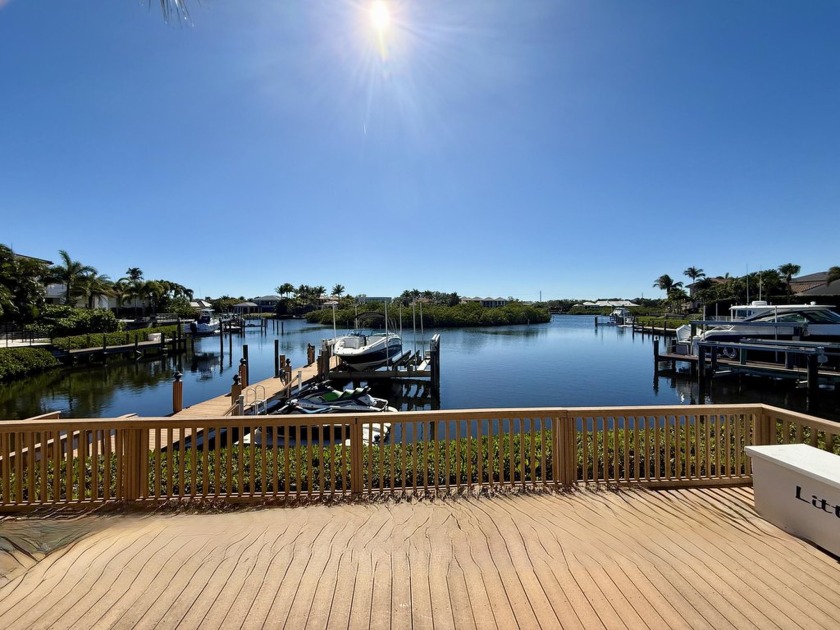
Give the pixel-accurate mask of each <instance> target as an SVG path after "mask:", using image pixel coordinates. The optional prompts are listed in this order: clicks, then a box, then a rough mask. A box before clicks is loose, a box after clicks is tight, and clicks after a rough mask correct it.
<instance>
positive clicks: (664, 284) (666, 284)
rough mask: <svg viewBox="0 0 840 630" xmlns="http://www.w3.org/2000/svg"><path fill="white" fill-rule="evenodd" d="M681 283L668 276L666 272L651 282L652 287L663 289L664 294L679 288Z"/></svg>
mask: <svg viewBox="0 0 840 630" xmlns="http://www.w3.org/2000/svg"><path fill="white" fill-rule="evenodd" d="M682 285H683V283H682V282H674V280H673V278H671V276H669V275H668V274H667V273H664V274H662V275H661V276H659V277H658V278H657V279H656V282H654V283H653V286H654V287H656V288H657V289H662V290H663V291H665V295H668V294H669V293H670V292H671V290H672V289H681V288H682Z"/></svg>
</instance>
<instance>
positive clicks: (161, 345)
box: [54, 336, 187, 363]
mask: <svg viewBox="0 0 840 630" xmlns="http://www.w3.org/2000/svg"><path fill="white" fill-rule="evenodd" d="M186 349H187V340H186V337H182V336H176V337H174V338H172V339H164V338H161V340H159V341H158V340H155V341H135V342H134V343H125V344H118V345H113V346H109V345H105V344H103V345H101V346H97V347H91V348H78V349H73V350H63V351H61V350H57V351H54V355H55V357H56V358H57V359H58V360H59V361H63V362H69V363H76V362H78V361H79V360H81V359H84V360H87V361H93V360H102V361H105V360H107V359H108V357H112V356H123V357H125V356H129V357H132V358H141V357H145V356H148V355H149V354H166V353H180V352H185V351H186Z"/></svg>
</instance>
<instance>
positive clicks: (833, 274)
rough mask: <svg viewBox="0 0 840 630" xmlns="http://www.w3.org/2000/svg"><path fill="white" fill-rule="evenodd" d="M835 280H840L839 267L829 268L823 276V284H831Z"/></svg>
mask: <svg viewBox="0 0 840 630" xmlns="http://www.w3.org/2000/svg"><path fill="white" fill-rule="evenodd" d="M835 280H840V267H829V268H828V273H827V274H826V276H825V283H826V284H831V283H832V282H834V281H835Z"/></svg>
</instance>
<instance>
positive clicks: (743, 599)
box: [0, 488, 840, 629]
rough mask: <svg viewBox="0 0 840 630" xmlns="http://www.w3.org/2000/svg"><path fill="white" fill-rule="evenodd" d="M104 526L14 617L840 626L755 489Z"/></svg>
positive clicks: (831, 575)
mask: <svg viewBox="0 0 840 630" xmlns="http://www.w3.org/2000/svg"><path fill="white" fill-rule="evenodd" d="M90 518H95V522H94V523H92V525H93V526H91V527H90V528H88V529H85V528H84V527H83V526H82V525H81V524H78V523H77V524H76V525H74V526H73V529H72V532H71V533H72V534H73V535H72V536H71V535H70V534H69V533H68V531H69V530H68V531H63V530H62V531H61V532H58V534H57V535H59V536H61V537H63V538H61V539H62V540H66V544H64V546H60V547H59V548H54V549H50V550H49V551H48V552H46V551H45V552H44V553H41V554H30V555H29V556H27V558H26V561H25V562H20V563H18V564H17V565H16V566H15V568H14V570H13V571H9V572H7V573H6V575H5V579H4V580H0V620H2V625H3V627H9V628H52V627H54V628H175V627H179V628H262V627H290V628H292V627H293V628H348V627H349V628H368V627H372V628H385V627H390V628H409V627H411V628H459V629H460V628H514V627H522V628H534V627H544V628H587V629H588V628H750V627H754V628H836V627H840V609H838V607H837V605H836V602H837V601H838V596H840V564H838V562H837V560H836V559H834V558H832V557H831V556H829V555H827V554H825V553H824V552H822V551H820V550H819V549H816V548H815V547H813V546H811V545H809V544H807V543H805V542H803V541H801V540H798V539H796V538H794V537H792V536H789V535H788V534H786V533H785V532H783V531H781V530H779V529H777V528H776V527H774V526H772V525H770V524H769V523H767V522H765V521H764V520H762V519H761V518H760V517H759V516H758V515H757V514H756V512H755V510H754V509H753V494H752V490H751V489H750V488H716V489H681V490H659V491H652V490H642V489H638V490H622V491H619V492H612V491H593V490H588V491H586V490H584V491H577V492H574V493H569V494H556V495H553V494H531V495H516V494H510V495H499V496H495V497H492V498H486V497H484V498H481V499H447V500H443V501H440V500H437V501H431V500H430V501H419V502H408V501H406V502H400V503H393V502H383V503H356V504H339V505H333V506H324V505H313V506H308V507H300V508H289V509H263V510H242V511H237V512H233V513H226V514H189V515H183V514H180V515H165V514H152V515H146V516H138V515H131V516H101V515H100V516H96V517H90ZM4 528H5V530H6V534H7V535H8V536H9V537H11V536H12V529H13V528H14V536H15V539H16V540H31V539H32V537H33V536H40V535H42V532H44V531H46V529H45V526H44V521H39V520H36V519H32V520H29V521H26V520H22V521H21V520H19V521H16V522H14V524H13V528H12V524H11V523H10V522H9V521H4V522H0V536H2V535H3V530H4ZM27 528H28V530H29V531H28V532H27ZM77 532H82V534H81V535H79V534H77ZM30 546H32V545H31V544H30ZM56 546H57V545H56ZM7 553H15V551H7ZM18 553H20V552H19V551H18Z"/></svg>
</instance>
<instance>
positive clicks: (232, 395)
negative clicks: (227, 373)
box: [230, 374, 242, 401]
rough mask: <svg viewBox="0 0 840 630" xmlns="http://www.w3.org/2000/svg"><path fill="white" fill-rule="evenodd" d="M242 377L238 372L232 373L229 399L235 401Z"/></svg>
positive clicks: (240, 389)
mask: <svg viewBox="0 0 840 630" xmlns="http://www.w3.org/2000/svg"><path fill="white" fill-rule="evenodd" d="M241 381H242V377H241V376H239V374H234V375H233V385H231V386H230V399H231V400H233V401H236V399H237V398H239V395H240V394H241V393H242V382H241Z"/></svg>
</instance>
